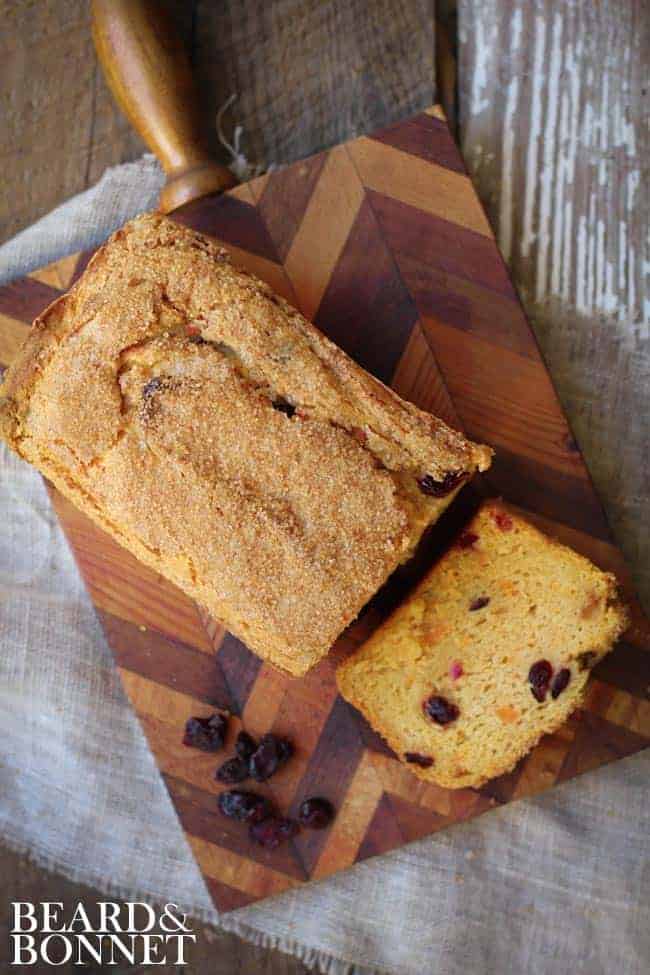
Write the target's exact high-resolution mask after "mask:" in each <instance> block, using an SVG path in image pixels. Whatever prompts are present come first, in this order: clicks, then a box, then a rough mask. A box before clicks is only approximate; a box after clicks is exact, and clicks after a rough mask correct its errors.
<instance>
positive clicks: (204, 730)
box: [183, 712, 228, 752]
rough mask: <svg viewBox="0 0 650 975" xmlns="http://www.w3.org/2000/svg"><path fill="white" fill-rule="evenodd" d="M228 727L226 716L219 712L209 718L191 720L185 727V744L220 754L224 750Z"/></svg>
mask: <svg viewBox="0 0 650 975" xmlns="http://www.w3.org/2000/svg"><path fill="white" fill-rule="evenodd" d="M227 727H228V721H227V719H226V716H225V715H223V714H219V712H216V713H215V714H212V715H210V717H209V718H190V719H189V720H188V722H187V724H186V725H185V735H184V736H183V744H184V745H187V746H188V747H189V748H200V749H201V751H204V752H218V751H219V749H220V748H223V743H224V741H225V738H226V729H227Z"/></svg>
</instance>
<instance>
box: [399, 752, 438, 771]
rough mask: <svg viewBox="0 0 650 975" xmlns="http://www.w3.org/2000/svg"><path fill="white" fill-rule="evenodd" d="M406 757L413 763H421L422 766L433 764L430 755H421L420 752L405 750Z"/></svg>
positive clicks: (429, 766) (427, 766)
mask: <svg viewBox="0 0 650 975" xmlns="http://www.w3.org/2000/svg"><path fill="white" fill-rule="evenodd" d="M404 758H405V760H406V761H407V762H410V763H411V765H419V766H420V768H431V766H432V765H433V759H432V758H431V756H430V755H420V754H419V753H418V752H404Z"/></svg>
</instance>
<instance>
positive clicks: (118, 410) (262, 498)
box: [0, 214, 491, 674]
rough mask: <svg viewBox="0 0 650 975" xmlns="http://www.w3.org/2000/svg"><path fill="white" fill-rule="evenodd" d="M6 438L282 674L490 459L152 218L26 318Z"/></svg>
mask: <svg viewBox="0 0 650 975" xmlns="http://www.w3.org/2000/svg"><path fill="white" fill-rule="evenodd" d="M0 435H1V436H2V437H4V439H5V440H6V441H7V443H8V444H9V445H10V446H11V447H13V449H14V450H16V451H17V452H18V453H19V454H20V455H21V456H22V457H24V458H25V459H26V460H28V461H30V462H31V463H33V464H34V465H35V466H36V467H38V468H39V470H41V471H42V472H43V474H45V475H46V476H47V477H48V478H50V480H51V481H53V482H54V484H55V485H56V487H57V488H58V489H59V490H60V491H61V492H62V493H63V494H65V495H66V496H67V497H68V498H70V500H71V501H73V502H74V503H75V504H76V505H77V506H78V507H79V508H81V510H82V511H84V512H85V513H86V514H87V515H89V516H90V517H91V518H92V519H93V520H94V521H96V522H97V524H99V525H100V526H101V527H102V528H103V529H105V530H106V531H107V532H109V533H110V534H111V535H113V537H114V538H116V539H117V541H118V542H120V543H121V544H122V545H124V546H125V547H126V548H128V549H129V550H130V551H131V552H133V553H134V554H135V555H136V556H137V557H138V558H140V559H141V560H142V561H143V562H144V563H146V564H147V565H149V566H151V567H153V568H154V569H155V570H157V571H158V572H160V573H161V574H162V575H164V576H166V577H167V578H168V579H171V580H172V581H173V582H175V583H176V584H177V585H179V586H180V587H181V588H182V589H184V590H185V591H186V592H187V593H188V594H189V595H190V596H192V597H193V598H194V599H196V600H197V601H198V602H199V603H201V604H202V605H203V606H205V607H206V608H207V609H208V610H209V611H210V612H211V613H212V614H213V615H214V616H216V617H218V618H219V619H221V620H223V622H224V623H225V624H226V626H227V627H228V628H229V629H230V630H231V631H232V632H233V633H235V634H237V635H238V636H239V637H241V638H242V639H243V640H244V641H245V642H246V643H247V644H248V645H249V647H250V648H251V649H252V650H254V651H256V652H257V653H258V654H259V655H260V656H262V657H265V658H266V659H267V660H270V661H271V662H272V663H274V664H276V665H277V666H279V667H281V668H283V669H284V670H286V671H289V672H290V673H292V674H302V673H304V672H305V671H306V670H307V669H308V668H309V667H310V666H311V665H312V664H314V663H315V662H316V661H317V660H319V659H320V658H321V657H322V656H323V655H324V654H325V653H327V651H328V649H329V647H330V645H331V644H332V643H333V641H334V640H335V639H336V637H337V636H338V634H339V633H340V632H341V630H342V629H343V628H344V627H345V626H346V625H347V624H348V623H349V622H350V621H351V620H352V619H354V617H355V616H356V615H357V613H358V612H359V610H360V609H361V608H362V606H363V605H364V603H365V602H366V601H367V600H368V599H369V598H370V596H372V595H373V593H374V592H375V591H376V590H377V588H378V587H379V586H381V585H382V583H383V582H384V581H385V579H386V578H387V577H388V575H390V573H391V572H392V571H393V570H394V569H395V567H396V566H397V565H398V564H399V563H400V562H401V561H402V560H404V559H405V558H407V557H408V555H409V554H410V552H411V551H412V549H413V548H414V546H415V545H416V544H417V541H418V539H419V538H420V535H421V534H422V532H423V530H424V529H425V527H426V526H427V525H429V524H431V523H433V522H434V521H435V520H436V519H437V518H438V516H439V515H440V513H441V512H442V511H443V510H444V508H446V506H447V505H448V504H449V503H450V501H451V500H452V499H453V497H454V496H455V494H456V493H457V492H458V490H460V488H461V486H462V484H463V483H465V482H466V481H467V480H468V479H469V478H470V477H471V476H472V475H473V474H474V473H475V471H476V470H484V469H485V468H486V467H488V466H489V464H490V458H491V451H490V450H489V448H487V447H481V446H477V445H476V444H472V443H470V442H469V441H468V440H466V439H465V437H463V436H462V434H460V433H457V432H456V431H454V430H451V429H450V428H449V427H447V426H446V425H445V424H444V423H443V422H442V421H441V420H438V419H436V418H435V417H433V416H430V415H429V414H427V413H424V412H422V411H421V410H419V409H417V408H416V407H415V406H413V405H412V404H410V403H406V402H404V401H403V400H401V399H400V398H399V397H398V396H397V395H396V394H395V393H393V392H392V391H391V390H389V389H387V388H386V387H385V386H384V385H383V384H382V383H380V382H378V381H377V380H376V379H374V378H373V377H372V376H369V375H368V373H366V372H364V370H363V369H361V368H360V367H359V366H357V365H356V364H355V363H354V362H353V361H352V360H351V359H349V358H348V356H347V355H345V354H344V353H343V352H342V351H341V350H340V349H338V348H337V347H336V346H335V345H333V344H332V342H330V341H328V340H327V339H326V338H325V337H324V336H323V335H322V334H321V333H320V332H319V331H318V330H317V329H316V328H314V327H313V325H311V324H310V323H309V322H307V321H306V320H305V319H304V318H303V317H302V315H300V314H299V313H298V312H297V311H296V310H295V309H294V308H292V307H291V306H290V305H289V304H288V303H287V302H286V301H284V300H283V299H282V298H280V297H278V295H276V294H274V293H273V291H272V290H271V289H270V288H269V287H268V286H267V285H266V284H264V283H262V282H261V281H259V280H258V279H257V278H255V277H253V276H252V275H251V274H248V273H247V272H245V271H243V270H240V269H238V268H236V267H233V266H232V265H231V264H230V263H229V261H228V258H227V255H226V252H225V251H224V250H222V249H221V248H220V247H219V246H218V245H217V244H216V243H215V242H214V241H211V240H209V239H208V238H206V237H203V236H202V235H200V234H197V233H194V232H193V231H191V230H188V229H186V228H185V227H182V226H179V225H178V224H176V223H174V222H173V221H172V220H169V219H166V218H164V217H161V216H160V215H157V214H147V215H144V216H142V217H140V218H138V219H136V220H134V221H132V222H131V223H129V224H127V225H126V226H125V227H123V228H122V229H121V230H119V231H118V232H117V233H115V234H114V235H113V236H112V237H111V238H110V240H109V241H108V242H107V243H106V244H105V245H104V246H103V247H102V248H101V249H100V250H99V252H98V253H97V254H96V255H95V256H94V258H93V259H92V261H91V262H90V264H89V265H88V267H87V269H86V270H85V272H84V274H83V276H82V277H81V279H80V280H79V282H78V283H77V284H76V285H75V286H74V288H73V289H72V290H71V291H70V292H69V293H68V294H66V295H64V296H63V297H62V298H60V299H59V300H58V301H56V302H54V304H52V305H51V306H50V307H49V308H48V309H47V311H45V312H44V314H43V315H41V316H40V318H38V319H37V321H36V322H35V323H34V326H33V328H32V331H31V333H30V335H29V337H28V340H27V342H26V344H25V346H24V348H23V350H22V352H21V353H20V355H19V357H18V360H17V362H16V363H15V364H14V365H13V367H12V368H11V369H10V370H9V372H8V374H7V377H6V380H5V383H4V386H3V387H2V389H1V390H0Z"/></svg>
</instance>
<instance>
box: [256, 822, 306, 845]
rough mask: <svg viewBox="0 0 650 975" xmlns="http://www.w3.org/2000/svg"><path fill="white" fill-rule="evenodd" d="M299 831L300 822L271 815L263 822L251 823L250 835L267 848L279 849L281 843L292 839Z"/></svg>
mask: <svg viewBox="0 0 650 975" xmlns="http://www.w3.org/2000/svg"><path fill="white" fill-rule="evenodd" d="M297 832H298V824H297V823H296V822H295V820H293V819H284V818H282V817H280V816H269V817H268V818H267V819H263V820H262V821H261V822H254V823H252V824H251V827H250V830H249V836H250V838H251V839H252V840H253V842H254V843H258V844H259V845H260V846H263V847H265V849H267V850H277V848H278V847H279V846H280V844H281V843H284V842H285V840H290V839H291V837H292V836H295V835H296V833H297Z"/></svg>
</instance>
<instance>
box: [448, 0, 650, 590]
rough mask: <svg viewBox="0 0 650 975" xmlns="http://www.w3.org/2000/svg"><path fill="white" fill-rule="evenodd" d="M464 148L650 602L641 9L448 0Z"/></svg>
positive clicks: (649, 12)
mask: <svg viewBox="0 0 650 975" xmlns="http://www.w3.org/2000/svg"><path fill="white" fill-rule="evenodd" d="M459 21H460V31H459V40H460V79H461V87H460V105H461V130H462V147H463V152H464V155H465V159H466V161H467V164H468V166H469V169H470V172H471V174H472V177H473V179H474V182H475V184H476V186H477V189H478V191H479V194H480V196H481V198H482V200H483V202H484V204H485V207H486V209H487V212H488V215H489V218H490V221H491V223H492V226H493V227H494V228H495V230H496V233H497V237H498V240H499V243H500V246H501V248H502V251H503V253H504V256H505V257H506V260H507V261H508V263H509V265H510V268H511V271H512V274H513V277H514V279H515V282H516V284H517V286H518V288H519V292H520V295H521V297H522V300H523V302H524V304H525V306H526V310H527V312H528V314H529V316H530V318H531V320H532V321H533V324H534V326H535V330H536V333H537V336H538V339H539V341H540V344H541V346H542V350H543V352H544V355H545V357H546V360H547V362H548V364H549V366H550V370H551V374H552V376H553V378H554V381H555V383H556V385H557V388H558V391H559V394H560V397H561V399H562V401H563V404H564V406H565V409H566V410H567V412H568V414H569V417H570V419H571V422H572V424H573V427H574V431H575V434H576V436H577V439H578V440H579V442H580V445H581V447H582V449H583V451H584V453H585V456H586V459H587V463H588V466H589V469H590V471H591V473H592V476H593V478H594V480H595V482H596V486H597V488H598V490H599V493H600V495H601V498H602V499H603V501H604V502H605V506H606V509H607V512H608V515H609V518H610V522H611V524H612V527H613V529H614V532H615V535H616V537H617V540H618V541H619V543H620V545H621V547H622V548H623V550H624V552H625V554H626V555H627V558H628V560H629V562H630V564H631V567H632V569H633V571H634V574H635V578H636V582H637V585H638V588H639V590H640V593H641V596H642V598H643V599H644V601H645V605H646V607H649V606H650V402H649V391H650V345H649V338H650V293H649V291H648V270H649V268H650V263H649V260H648V258H649V256H650V255H649V252H648V215H649V212H650V200H649V198H648V185H649V184H648V176H649V169H648V167H649V162H648V160H649V158H650V153H649V150H650V132H649V129H648V125H647V118H648V110H649V107H650V106H649V104H648V101H649V100H648V81H649V79H648V69H649V67H648V66H649V64H650V58H649V53H650V5H648V4H647V2H645V0H601V2H599V3H597V4H596V3H589V2H585V0H529V2H522V0H460V3H459Z"/></svg>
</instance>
